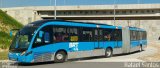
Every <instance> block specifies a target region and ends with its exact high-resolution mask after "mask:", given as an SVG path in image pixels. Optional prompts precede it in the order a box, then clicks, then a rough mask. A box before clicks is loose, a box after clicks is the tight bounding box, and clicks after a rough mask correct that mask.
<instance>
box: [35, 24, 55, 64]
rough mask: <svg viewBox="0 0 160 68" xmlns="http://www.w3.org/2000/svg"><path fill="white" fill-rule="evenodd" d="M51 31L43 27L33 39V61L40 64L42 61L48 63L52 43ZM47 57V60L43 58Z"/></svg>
mask: <svg viewBox="0 0 160 68" xmlns="http://www.w3.org/2000/svg"><path fill="white" fill-rule="evenodd" d="M52 39H53V38H52V30H51V29H49V27H44V28H43V29H42V30H40V31H39V32H38V34H37V36H36V38H35V41H34V43H33V45H32V52H33V54H34V61H35V62H42V61H50V60H51V57H52V54H51V50H53V49H52V48H50V47H51V43H52ZM44 57H48V58H44Z"/></svg>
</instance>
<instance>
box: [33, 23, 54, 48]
mask: <svg viewBox="0 0 160 68" xmlns="http://www.w3.org/2000/svg"><path fill="white" fill-rule="evenodd" d="M51 28H52V27H50V26H46V27H44V28H42V29H41V30H40V31H39V32H38V34H37V36H36V38H35V41H34V44H33V46H32V48H35V47H39V46H43V45H46V44H50V43H51V42H52V38H51V37H50V36H51V35H52V31H50V29H51Z"/></svg>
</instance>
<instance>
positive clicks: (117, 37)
mask: <svg viewBox="0 0 160 68" xmlns="http://www.w3.org/2000/svg"><path fill="white" fill-rule="evenodd" d="M114 40H115V47H116V48H121V47H122V30H118V29H116V30H115V32H114Z"/></svg>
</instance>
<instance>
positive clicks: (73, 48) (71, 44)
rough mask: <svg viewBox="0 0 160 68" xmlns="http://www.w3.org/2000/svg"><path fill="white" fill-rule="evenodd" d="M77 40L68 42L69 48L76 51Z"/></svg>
mask: <svg viewBox="0 0 160 68" xmlns="http://www.w3.org/2000/svg"><path fill="white" fill-rule="evenodd" d="M78 44H79V43H78V42H71V43H69V49H71V50H73V51H78Z"/></svg>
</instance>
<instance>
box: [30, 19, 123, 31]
mask: <svg viewBox="0 0 160 68" xmlns="http://www.w3.org/2000/svg"><path fill="white" fill-rule="evenodd" d="M45 23H53V24H55V25H68V26H69V25H70V26H84V27H99V28H116V27H118V29H121V27H120V26H112V25H108V24H101V23H92V22H74V21H65V20H54V19H45V20H38V21H35V22H32V23H30V24H29V25H32V26H36V27H38V26H41V25H43V24H45Z"/></svg>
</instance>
